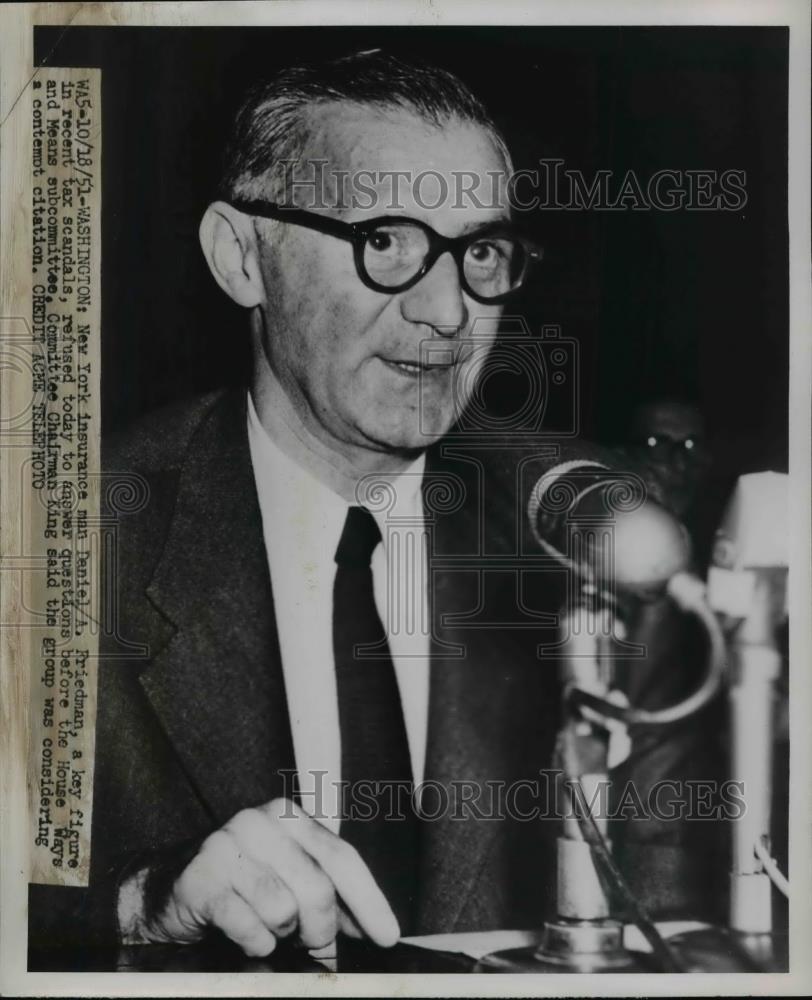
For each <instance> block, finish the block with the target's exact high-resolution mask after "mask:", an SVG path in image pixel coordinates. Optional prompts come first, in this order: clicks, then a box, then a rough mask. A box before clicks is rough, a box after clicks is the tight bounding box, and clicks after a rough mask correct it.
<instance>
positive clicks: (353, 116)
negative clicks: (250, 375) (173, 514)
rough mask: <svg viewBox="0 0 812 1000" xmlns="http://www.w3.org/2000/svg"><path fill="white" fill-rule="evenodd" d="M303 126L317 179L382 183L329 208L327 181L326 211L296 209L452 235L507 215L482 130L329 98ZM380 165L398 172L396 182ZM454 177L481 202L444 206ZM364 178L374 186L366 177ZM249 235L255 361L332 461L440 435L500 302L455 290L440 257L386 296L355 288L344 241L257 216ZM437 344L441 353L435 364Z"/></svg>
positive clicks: (467, 387)
mask: <svg viewBox="0 0 812 1000" xmlns="http://www.w3.org/2000/svg"><path fill="white" fill-rule="evenodd" d="M312 121H313V128H312V131H311V138H310V141H309V143H308V148H307V151H306V153H305V158H306V159H305V163H307V160H308V159H314V160H317V159H321V160H326V161H327V163H326V165H325V167H324V176H325V177H326V178H328V179H329V178H330V177H331V176H332V175H333V172H335V171H342V170H344V171H349V172H350V176H352V172H354V171H372V172H374V173H373V174H372V176H373V177H375V178H378V179H380V180H381V183H379V184H377V185H374V186H375V191H376V204H373V205H372V206H371V207H352V205H347V207H346V209H345V210H342V209H341V208H340V207H338V208H336V207H333V206H334V205H335V204H336V201H335V200H333V198H334V195H333V192H332V189H331V187H330V186H329V184H328V185H327V187H326V192H325V198H324V203H325V204H326V205H328V206H330V207H327V208H324V207H319V206H318V204H313V201H312V198H310V199H308V194H310V192H309V191H308V189H306V188H299V190H298V192H297V197H296V201H297V203H298V205H299V207H301V208H306V209H308V210H315V211H318V212H324V213H325V214H326V215H329V216H333V217H336V218H340V219H342V220H343V221H345V222H359V221H362V220H365V219H370V218H375V217H378V216H382V215H395V216H406V217H411V218H414V219H418V220H421V221H423V222H425V223H427V224H428V225H429V226H431V227H432V228H433V229H434V230H436V231H437V232H438V233H440V234H442V235H444V236H449V237H454V236H458V235H460V234H463V233H468V232H469V231H471V232H473V231H475V230H476V229H478V228H480V227H482V226H485V225H488V224H489V223H493V222H496V221H507V220H508V218H509V212H508V209H507V207H506V206H505V205H500V204H499V203H493V202H492V201H491V200H489V199H488V197H487V195H486V192H489V191H490V182H489V178H488V171H491V172H494V171H495V172H501V173H504V172H505V170H506V165H505V162H504V159H503V157H502V155H501V153H500V152H499V150H498V148H497V147H496V146H495V144H494V142H493V140H492V139H491V137H490V136H489V134H488V133H487V132H486V131H485V130H484V129H482V128H480V127H477V126H475V125H471V124H467V123H463V122H459V121H456V120H452V121H450V122H448V123H447V124H446V125H444V127H443V128H442V129H437V128H435V127H432V126H431V125H430V124H427V123H426V122H424V121H422V120H421V119H420V118H419V117H417V116H415V115H414V114H412V113H410V112H407V111H404V110H391V111H386V112H383V111H379V110H376V109H372V108H369V107H362V106H355V105H348V104H340V103H336V104H332V105H329V106H322V107H321V108H319V109H316V110H314V113H313V116H312ZM384 171H407V172H408V177H406V178H405V179H403V180H401V181H400V182H399V183H397V182H395V181H393V179H392V176H391V175H390V176H389V178H386V176H385V174H384V173H383V172H384ZM423 171H436V172H437V174H441V175H442V176H443V177H444V178H445V180H446V184H445V186H443V185H441V184H439V183H438V181H437V180H435V179H433V177H429V178H428V179H427V180H425V181H424V183H423V184H422V186H418V187H417V188H416V187H415V185H413V184H412V182H411V179H412V178H415V177H417V176H418V175H419V174H420V173H421V172H423ZM463 171H464V172H467V173H468V174H470V173H471V172H474V173H476V174H478V175H481V176H482V178H483V185H482V187H481V188H480V189H478V195H479V199H480V202H484V203H485V205H486V206H487V207H479V206H478V205H476V203H475V201H474V200H473V199H471V198H467V197H463V198H457V199H456V200H457V202H458V206H457V207H454V202H455V197H456V194H457V192H458V190H459V172H463ZM455 172H456V173H457V182H456V187H455V178H454V174H455ZM301 176H304V177H312V176H313V175H312V171H311V170H310V169H309V168H308V169H305V170H304V171H303V172H302V173H301ZM486 182H488V183H486ZM362 183H363V184H364V185H366V186H367V187H369V186H373V185H370V174H368V173H367V174H364V180H363V182H362ZM396 184H397V186H396ZM348 190H349V191H350V192H352V191H353V190H354V188H353V186H352V185H349V186H348ZM498 190H504V185H502V187H501V188H500V189H498ZM444 191H447V197H446V198H445V199H444V200H443V201H441V202H440V204H437V203H438V201H440V195H441V194H443V193H444ZM366 200H367V199H366V198H365V199H364V201H366ZM398 202H399V204H398ZM420 202H422V203H423V204H422V205H421V204H420ZM460 205H461V206H462V207H460ZM427 206H428V207H427ZM435 206H436V207H435ZM258 228H259V232H260V233H261V234H263V238H262V239H261V241H260V244H261V250H260V254H261V268H262V276H263V283H264V286H265V294H266V302H265V304H264V305H263V307H262V310H263V315H264V320H265V333H264V347H265V353H266V355H267V358H268V361H269V363H270V365H271V367H272V368H273V370H274V373H275V375H276V377H277V379H278V380H279V382H280V383H281V384H282V386H283V388H284V389H285V391H286V393H287V395H288V397H289V399H290V400H291V401H292V402H293V405H294V407H295V408H296V411H297V413H298V414H299V417H300V419H302V420H303V422H304V423H305V426H306V427H307V428H308V430H309V431H310V432H311V433H313V434H315V435H316V437H317V438H319V440H321V441H322V442H323V443H326V444H327V445H328V447H330V448H332V449H337V450H339V451H341V452H343V453H346V452H347V451H348V449H353V448H354V449H357V448H359V447H360V448H362V449H368V450H371V451H376V452H401V453H402V452H408V451H413V450H421V449H423V448H426V447H427V446H428V445H429V444H431V443H432V442H433V441H436V440H437V439H438V438H440V437H442V436H443V435H444V434H445V433H446V431H447V430H448V429H449V427H450V426H451V424H452V423H453V422H454V420H455V419H456V418H457V417H458V415H459V413H460V411H461V409H462V408H463V407H464V405H465V403H466V402H467V401H468V399H469V398H470V396H471V393H472V391H473V388H474V383H475V381H476V373H477V371H478V369H479V368H480V367H481V365H482V363H483V361H484V360H485V357H486V354H487V349H488V347H489V345H490V343H491V342H492V340H493V337H494V336H495V333H496V322H497V320H498V317H499V315H500V313H501V307H499V306H494V305H481V304H479V303H477V302H476V301H474V300H473V299H471V298H470V297H469V296H468V295H467V294H466V293H465V292H463V290H462V288H461V287H460V282H459V275H458V272H457V266H456V263H455V262H454V260H453V259H452V257H451V255H450V254H447V253H446V254H444V255H443V256H442V257H440V258H439V259H438V260H437V261H436V262H435V264H434V266H433V267H432V269H431V270H430V271H429V273H428V274H426V275H425V276H424V277H423V278H422V279H421V280H420V281H419V282H418V283H417V284H416V285H414V286H413V287H412V288H410V289H407V290H406V291H403V292H399V293H396V294H386V293H382V292H377V291H373V290H372V289H370V288H367V287H366V286H365V285H364V284H363V283H362V281H361V280H360V278H359V277H358V274H357V272H356V269H355V264H354V261H353V248H352V245H351V244H350V243H349V242H347V241H345V240H342V239H338V238H335V237H333V236H329V235H325V234H322V233H318V232H314V231H312V230H310V229H306V228H303V227H301V226H296V225H293V224H291V223H286V222H281V223H273V222H266V221H264V220H263V221H259V222H258ZM474 320H476V336H475V339H472V338H471V332H472V327H473V324H474ZM429 345H430V346H431V351H430V352H428V356H429V357H433V359H434V361H435V362H440V363H435V364H434V365H430V366H426V365H423V366H419V363H420V362H421V361H422V362H425V361H426V360H427V348H428V347H429ZM436 348H440V349H444V350H441V352H440V356H438V355H437V353H436V350H435V349H436Z"/></svg>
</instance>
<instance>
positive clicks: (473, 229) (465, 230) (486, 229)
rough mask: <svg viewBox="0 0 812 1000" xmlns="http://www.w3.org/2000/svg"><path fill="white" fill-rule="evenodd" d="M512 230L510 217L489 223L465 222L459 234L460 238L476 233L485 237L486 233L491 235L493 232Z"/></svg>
mask: <svg viewBox="0 0 812 1000" xmlns="http://www.w3.org/2000/svg"><path fill="white" fill-rule="evenodd" d="M513 228H514V225H513V220H512V219H511V218H510V216H504V217H503V218H501V219H491V221H490V222H476V221H474V220H471V221H470V222H466V223H465V225H464V226H463V227H462V232H461V233H460V236H470V235H472V234H476V233H482V234H483V235H485V234H487V233H492V232H494V231H495V230H502V229H513Z"/></svg>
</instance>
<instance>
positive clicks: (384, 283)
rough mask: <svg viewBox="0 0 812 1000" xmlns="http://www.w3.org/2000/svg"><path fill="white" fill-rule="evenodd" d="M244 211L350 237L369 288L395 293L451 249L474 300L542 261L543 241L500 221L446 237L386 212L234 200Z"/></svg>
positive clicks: (506, 287) (505, 293)
mask: <svg viewBox="0 0 812 1000" xmlns="http://www.w3.org/2000/svg"><path fill="white" fill-rule="evenodd" d="M231 204H232V205H233V207H234V208H236V209H237V210H238V211H240V212H245V213H246V214H247V215H256V216H259V217H260V218H263V219H275V220H277V221H281V222H290V223H292V224H293V225H295V226H305V227H306V228H308V229H313V230H315V231H316V232H318V233H325V234H326V235H328V236H336V237H338V239H340V240H347V242H349V243H351V244H352V246H353V253H354V259H355V269H356V271H357V272H358V277H359V278H360V279H361V281H363V283H364V284H365V285H366V286H367V288H372V289H373V290H374V291H376V292H385V293H387V294H389V295H393V294H395V293H396V292H405V291H406V289H407V288H411V287H412V286H413V285H416V284H417V282H418V281H420V279H421V278H422V277H423V276H424V275H426V274H428V272H429V271H430V270H431V268H432V267H433V266H434V265H435V263H436V262H437V260H438V258H439V257H441V256H442V255H443V254H444V253H450V254H451V256H452V257H453V258H454V260H455V262H456V264H457V270H458V272H459V276H460V284H461V285H462V287H463V289H464V290H465V291H466V292H467V293H468V295H470V296H471V298H472V299H474V300H475V301H476V302H481V303H483V304H486V305H494V304H496V303H499V302H504V301H505V299H507V298H508V297H509V296H510V295H512V294H513V293H514V292H515V291H517V290H518V289H519V288H520V287H521V286H522V284H523V283H524V280H525V278H526V277H527V273H528V271H529V269H530V265H531V264H533V263H536V262H537V261H540V260H541V258H542V255H543V252H542V249H541V247H539V246H537V245H536V244H535V243H533V242H532V241H531V240H528V239H526V238H525V237H523V236H520V235H518V234H517V233H516V232H515V231H514V230H513V229H511V227H510V226H509V225H507V224H506V223H504V222H497V223H493V224H491V225H487V226H484V227H482V228H481V229H478V230H477V231H476V232H474V233H469V234H466V235H463V236H456V237H447V236H441V235H440V234H439V233H437V232H435V231H434V230H433V229H432V228H431V226H427V225H426V224H425V223H424V222H420V221H419V220H418V219H408V218H405V217H403V216H399V215H384V216H379V217H377V218H374V219H365V220H364V221H363V222H342V221H341V220H340V219H333V218H331V217H330V216H327V215H321V214H318V213H316V212H308V211H305V210H304V209H301V208H284V207H282V206H281V205H277V204H274V203H273V202H267V201H254V200H245V201H244V200H235V201H232V202H231Z"/></svg>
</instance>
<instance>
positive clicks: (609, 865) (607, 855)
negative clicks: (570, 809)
mask: <svg viewBox="0 0 812 1000" xmlns="http://www.w3.org/2000/svg"><path fill="white" fill-rule="evenodd" d="M570 782H571V784H570V787H571V788H573V789H574V791H575V793H576V795H577V797H578V804H579V805H580V807H581V809H580V810H576V812H578V813H579V815H578V819H579V821H580V823H581V828H582V832H583V834H584V840H585V841H586V842H587V843H588V844H589V846H590V848H591V849H592V851H593V853H594V854H595V855H597V857H598V860H599V861H600V863H601V865H602V866H603V869H604V872H605V874H606V876H607V877H608V878H609V881H610V882H611V883H612V886H613V887H614V888H615V890H616V891H617V892H618V893H619V894H620V896H621V897H622V899H623V902H624V903H625V905H626V906H627V907H628V910H629V912H630V914H631V916H632V920H633V922H634V923H635V924H636V925H637V927H638V928H639V929H640V933H641V934H642V935H643V937H644V938H645V939H646V941H648V943H649V944H650V945H651V950H652V952H653V953H654V955H655V956H656V957H657V958H658V959H659V961H660V965H661V966H662V971H663V972H686V971H687V969H686V968H685V966H684V965H683V963H682V961H681V960H680V959H679V957H678V956H677V954H676V952H675V951H674V949H673V948H672V947H671V946H670V945H669V944H668V942H667V941H666V940H665V938H663V936H662V935H661V934H660V932H659V931H658V930H657V928H656V927H655V926H654V922H653V921H652V919H651V917H649V915H648V914H647V913H646V911H645V909H644V908H643V906H642V904H641V903H640V901H639V900H638V899H637V897H636V896H635V894H634V893H633V892H632V890H631V888H630V887H629V884H628V882H627V881H626V879H625V878H624V877H623V873H622V872H621V871H620V869H619V868H618V867H617V865H616V864H615V861H614V858H613V857H612V854H611V852H610V850H609V847H608V846H607V843H606V840H605V839H604V836H603V834H602V833H601V831H600V828H599V827H598V824H597V823H596V822H595V817H594V816H593V815H592V810H591V809H590V808H589V804H588V803H587V801H586V794H585V792H584V787H583V785H582V784H581V779H580V778H577V777H575V778H570ZM581 813H582V815H580V814H581ZM584 824H586V827H587V828H586V829H585V830H584V829H583V827H584Z"/></svg>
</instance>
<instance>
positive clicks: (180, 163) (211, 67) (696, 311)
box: [35, 27, 788, 471]
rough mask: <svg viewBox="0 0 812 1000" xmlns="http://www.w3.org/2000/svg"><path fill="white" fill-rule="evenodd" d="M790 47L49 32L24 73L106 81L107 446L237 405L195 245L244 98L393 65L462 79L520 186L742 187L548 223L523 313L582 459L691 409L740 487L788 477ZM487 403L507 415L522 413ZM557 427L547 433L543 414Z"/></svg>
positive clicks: (258, 31) (584, 32) (232, 341)
mask: <svg viewBox="0 0 812 1000" xmlns="http://www.w3.org/2000/svg"><path fill="white" fill-rule="evenodd" d="M787 43H788V31H787V30H786V29H783V28H704V27H703V28H700V27H694V28H624V27H614V28H538V27H530V28H495V27H488V28H462V27H460V28H457V27H455V28H365V29H356V28H332V27H331V28H329V29H325V28H251V29H241V28H122V27H117V28H85V27H81V28H69V29H67V30H65V29H63V28H52V27H49V28H45V27H40V28H37V29H36V33H35V45H36V53H35V58H36V60H37V62H45V63H47V64H49V65H75V66H98V67H101V69H102V72H103V170H104V173H103V182H104V188H103V197H104V202H103V233H104V245H103V265H102V268H103V369H102V370H103V375H102V384H103V390H104V392H103V417H104V421H105V425H106V427H107V428H108V429H109V428H113V427H117V426H121V425H123V424H126V423H128V422H129V421H131V420H132V419H134V418H135V417H137V416H138V415H139V414H141V413H142V412H145V411H147V410H149V409H152V408H153V407H155V406H158V405H160V404H162V403H164V402H167V401H170V400H172V399H174V398H177V397H179V396H182V395H186V394H189V393H192V392H195V391H199V390H202V389H207V388H211V387H213V386H216V385H219V384H222V383H223V382H224V381H234V380H236V379H239V378H240V377H241V376H242V373H243V371H244V365H245V362H246V349H245V348H246V339H247V338H246V336H245V330H246V323H245V317H244V316H242V315H241V311H240V310H239V309H237V307H235V306H233V305H232V304H231V303H230V301H229V300H227V298H226V297H225V296H224V295H223V294H222V293H221V292H220V291H219V289H218V288H217V287H216V286H215V284H214V281H213V279H212V278H211V277H210V276H209V274H208V272H207V270H206V267H205V263H204V261H203V257H202V254H201V253H200V250H199V247H198V243H197V226H198V222H199V219H200V216H201V213H202V211H203V210H204V208H205V206H206V204H207V201H208V200H209V199H210V198H211V197H212V194H213V191H214V187H215V183H216V179H217V174H218V170H219V162H220V159H219V158H220V152H221V150H222V147H223V141H224V136H225V132H226V129H227V127H228V122H229V119H230V116H231V114H232V113H233V111H234V109H235V106H236V104H237V103H238V101H239V97H240V94H241V93H242V91H243V90H244V88H245V86H246V85H247V84H249V83H250V82H252V81H253V80H254V79H255V78H256V77H257V76H259V75H264V74H266V73H268V72H271V71H273V70H274V69H276V68H277V67H279V66H281V65H283V64H285V63H288V62H292V61H296V60H298V59H302V58H304V59H308V58H311V57H317V56H320V55H328V54H335V55H338V54H343V53H347V52H350V51H353V50H357V49H366V48H372V47H376V46H382V47H386V48H388V49H390V50H392V51H395V52H398V53H405V54H409V55H413V56H417V57H418V58H421V59H423V60H424V61H429V62H436V63H439V64H441V65H443V66H446V67H447V68H449V69H451V70H453V71H454V72H456V73H458V75H459V76H461V77H462V78H463V79H464V80H466V81H467V82H468V83H469V84H470V85H471V87H472V88H473V89H474V91H475V92H476V93H478V94H479V95H480V96H481V97H482V98H483V99H484V100H485V101H486V103H487V104H488V105H489V107H490V108H491V110H492V112H493V113H494V115H495V117H496V119H497V121H498V122H499V123H500V124H501V125H502V126H503V127H504V130H505V132H506V134H507V138H508V142H509V145H510V146H511V148H512V150H513V151H514V155H515V159H516V166H517V167H535V166H537V163H538V160H539V158H541V157H545V158H554V157H556V158H561V159H563V160H565V164H564V165H565V167H567V168H568V169H579V170H581V171H583V172H584V174H585V175H586V177H587V178H590V177H591V176H592V175H593V174H594V172H595V171H596V170H598V169H609V170H611V171H612V172H613V175H614V177H615V186H616V184H617V183H619V179H620V178H622V176H623V175H624V174H625V172H626V171H627V170H634V171H636V172H637V173H638V176H640V177H641V178H642V180H643V182H645V179H646V178H647V177H648V176H649V175H650V174H651V173H653V172H654V171H656V170H658V169H663V168H669V169H673V170H687V169H716V170H718V171H723V170H728V169H735V170H743V171H745V172H746V177H747V180H746V191H747V196H748V201H747V204H746V206H745V207H744V208H743V209H742V210H741V211H738V212H729V211H727V212H726V211H704V212H691V211H685V210H682V211H676V212H663V211H657V210H652V211H643V212H634V211H630V210H625V211H616V212H606V211H598V210H590V211H556V210H544V211H538V212H536V213H533V216H532V219H531V220H530V221H531V223H532V225H533V227H534V229H535V231H536V233H537V235H538V237H539V239H540V240H541V241H542V243H543V244H544V246H545V249H546V253H547V258H546V260H545V263H544V264H543V265H542V266H541V268H540V270H539V274H538V277H537V278H536V279H534V281H533V283H532V285H530V286H529V287H528V288H527V290H526V292H524V293H523V294H522V298H521V300H520V301H519V302H518V303H517V304H516V307H515V309H514V311H516V312H520V313H522V314H523V315H524V316H525V318H526V320H527V322H528V323H529V325H530V327H531V329H532V330H534V331H538V330H539V329H540V327H541V325H542V324H558V325H560V327H561V330H562V334H563V335H564V336H568V337H573V338H575V339H577V340H578V342H579V344H580V352H581V377H580V389H581V398H580V407H579V411H580V418H581V426H582V431H583V433H585V434H586V435H587V436H589V437H592V438H597V439H602V440H612V439H616V438H617V437H618V436H619V435H620V434H621V433H622V430H623V426H624V423H625V421H626V419H627V416H628V414H629V411H630V409H631V408H632V406H633V405H634V404H635V403H636V402H637V401H639V400H641V399H643V398H647V397H651V396H652V395H657V394H675V393H676V394H680V395H687V396H689V397H693V398H694V399H695V400H696V401H697V402H698V403H699V404H700V405H701V406H702V408H703V410H704V411H705V414H706V416H707V417H708V419H709V421H710V423H711V427H712V430H713V431H714V434H715V436H716V437H717V440H718V441H721V442H722V443H723V446H722V447H720V448H719V449H718V451H717V454H718V455H719V456H721V457H720V459H719V460H720V461H724V462H725V463H726V465H727V466H728V467H729V470H728V471H746V470H752V469H760V468H766V467H772V468H782V467H783V466H784V463H785V461H786V457H785V456H786V435H787V421H788V417H787V414H788V390H787V375H788V242H787V187H786V184H787V117H786V114H787V112H786V107H787ZM516 391H517V387H516V386H513V385H511V384H510V383H509V381H507V382H503V383H502V384H501V385H500V384H499V383H496V382H494V384H493V385H492V386H491V396H492V404H493V406H494V407H495V408H496V409H497V410H498V409H499V407H500V405H502V404H503V403H504V401H505V400H509V399H511V398H512V397H514V396H515V392H516ZM550 416H551V419H553V420H555V419H556V414H555V413H554V412H552V413H551V415H550Z"/></svg>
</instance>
